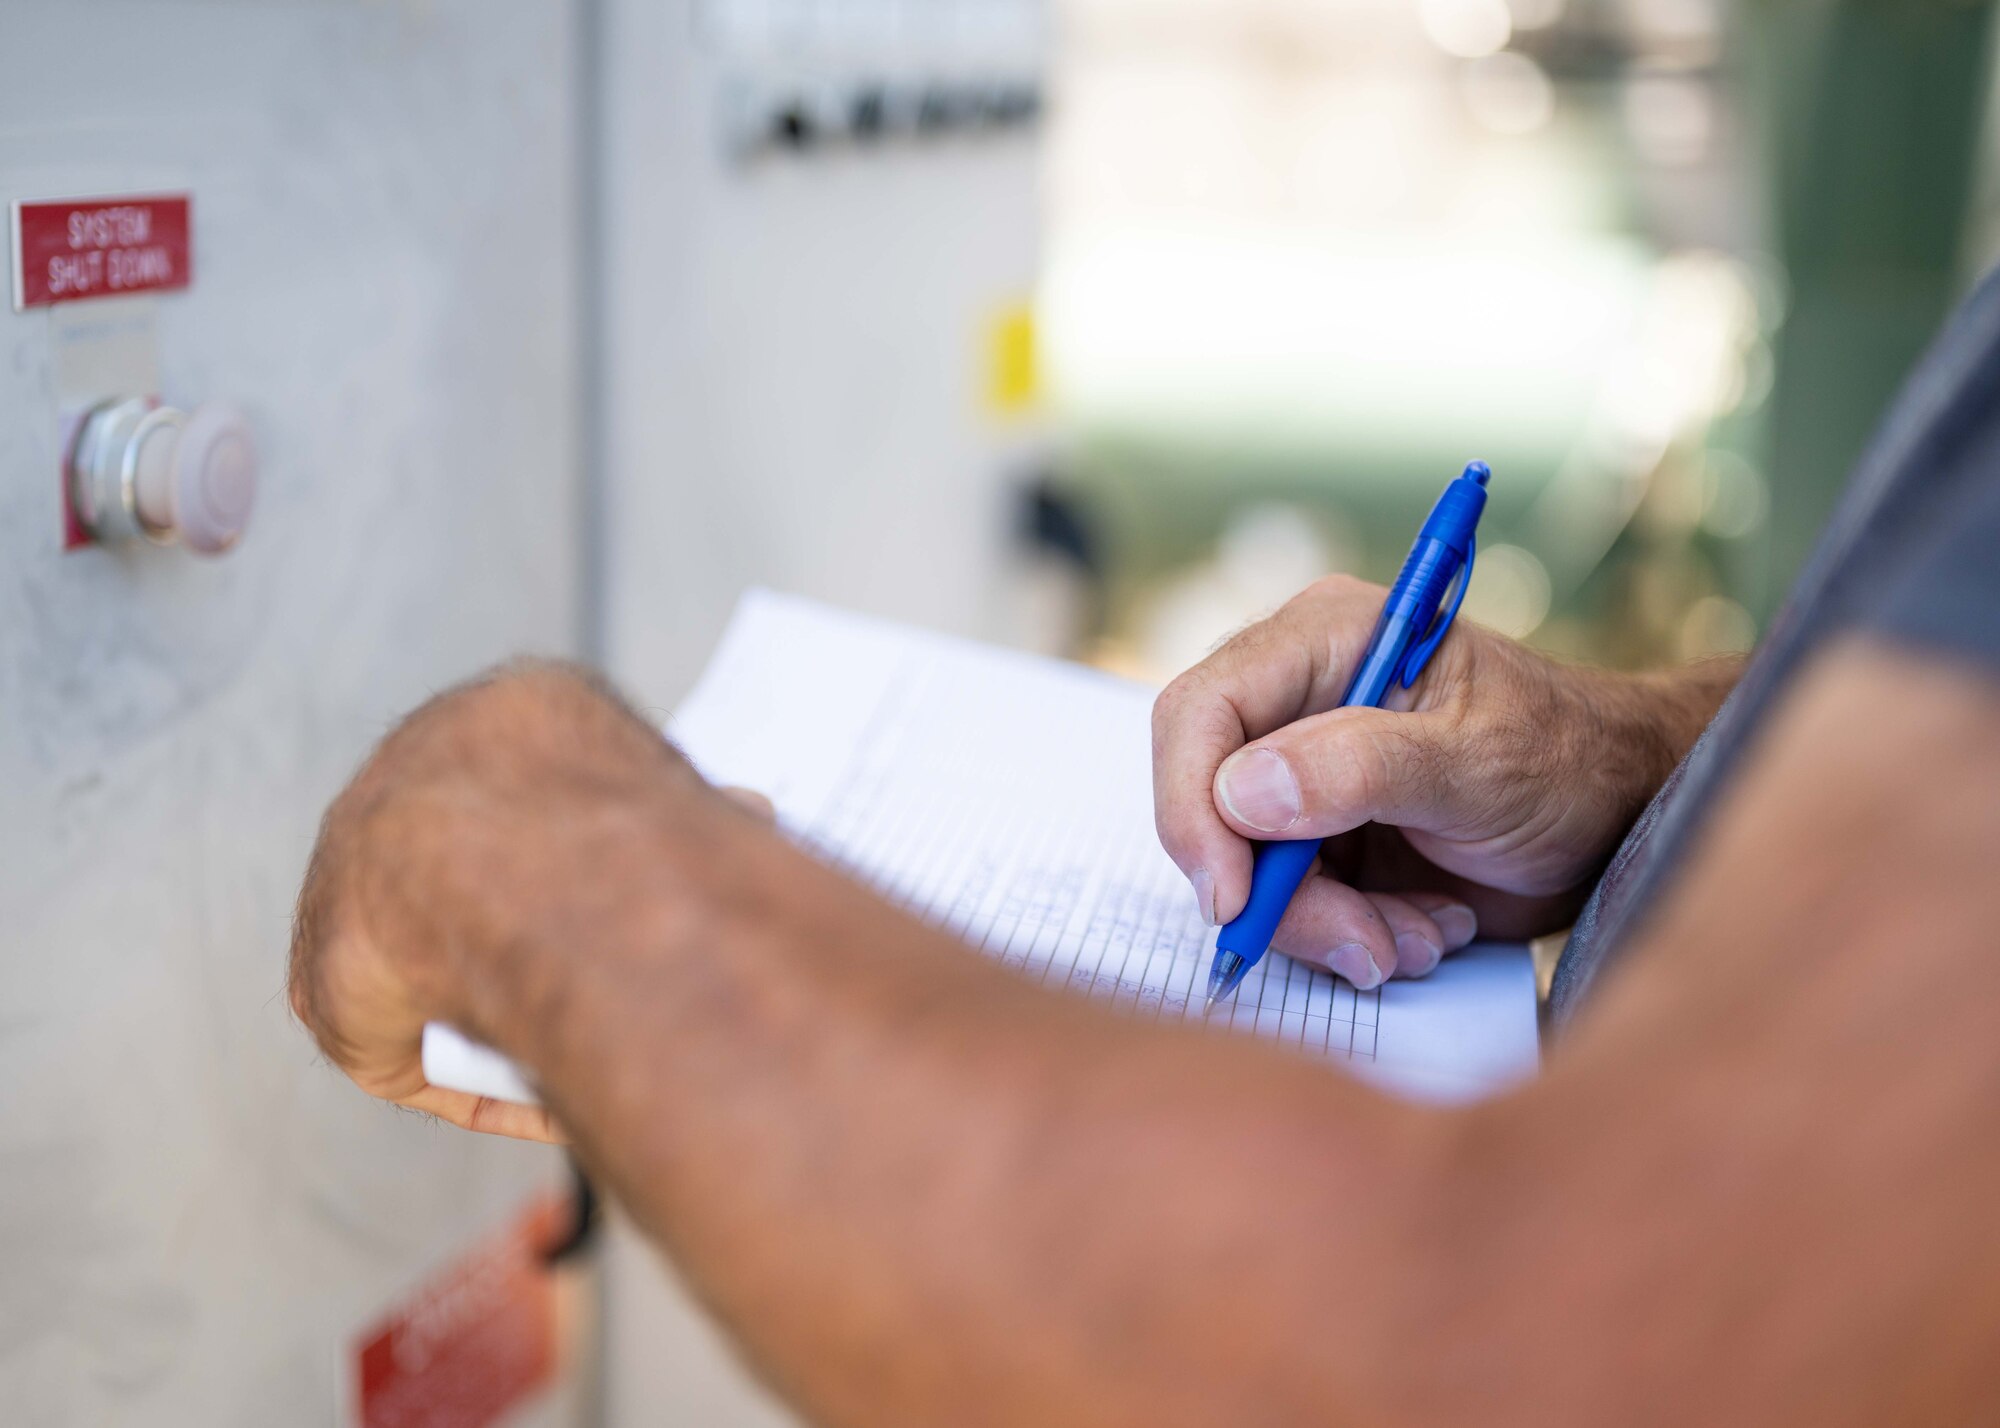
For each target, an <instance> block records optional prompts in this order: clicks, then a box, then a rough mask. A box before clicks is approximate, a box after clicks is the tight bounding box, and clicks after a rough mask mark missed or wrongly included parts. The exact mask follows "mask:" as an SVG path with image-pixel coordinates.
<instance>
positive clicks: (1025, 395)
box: [986, 302, 1041, 416]
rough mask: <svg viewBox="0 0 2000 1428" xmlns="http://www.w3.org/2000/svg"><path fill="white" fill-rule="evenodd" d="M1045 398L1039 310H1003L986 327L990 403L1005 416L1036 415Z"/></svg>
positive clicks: (1026, 306) (1017, 305)
mask: <svg viewBox="0 0 2000 1428" xmlns="http://www.w3.org/2000/svg"><path fill="white" fill-rule="evenodd" d="M1040 396H1041V376H1040V373H1039V372H1038V371H1037V368H1036V360H1035V310H1034V308H1033V306H1031V305H1030V304H1028V303H1025V302H1020V303H1015V304H1013V305H1012V306H1009V307H1006V308H1002V309H1001V310H1000V311H999V312H997V313H995V314H994V315H993V318H992V320H991V321H990V322H989V323H988V324H987V327H986V403H987V405H988V406H989V407H991V408H992V409H993V410H994V411H995V412H997V413H999V414H1000V415H1002V416H1019V415H1021V414H1022V413H1023V412H1027V411H1032V410H1033V409H1034V406H1035V403H1036V402H1037V401H1038V400H1039V399H1040Z"/></svg>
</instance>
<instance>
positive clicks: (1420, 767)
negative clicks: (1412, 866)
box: [1215, 709, 1463, 838]
mask: <svg viewBox="0 0 2000 1428" xmlns="http://www.w3.org/2000/svg"><path fill="white" fill-rule="evenodd" d="M1451 727H1452V725H1451V722H1450V719H1449V716H1447V715H1441V714H1413V713H1396V712H1392V711H1390V710H1386V709H1335V710H1332V711H1330V712H1328V713H1325V714H1317V715H1314V716H1312V717H1310V718H1306V719H1301V720H1299V721H1297V722H1296V723H1292V724H1288V725H1286V726H1285V727H1284V728H1282V729H1279V730H1277V731H1275V732H1273V733H1271V734H1268V735H1266V736H1265V737H1263V738H1260V739H1258V740H1257V741H1256V742H1255V743H1252V744H1249V745H1247V746H1246V747H1244V748H1242V749H1239V750H1238V751H1236V752H1235V753H1233V754H1231V755H1230V756H1229V758H1228V759H1226V760H1225V761H1224V762H1223V763H1222V764H1221V766H1220V767H1219V768H1217V770H1216V773H1215V807H1216V810H1217V812H1218V814H1219V815H1220V817H1221V818H1222V819H1223V821H1224V822H1225V823H1227V824H1228V825H1229V827H1230V828H1231V829H1232V830H1233V831H1234V832H1236V833H1239V834H1241V835H1243V836H1244V837H1246V838H1326V837H1331V836H1332V835H1334V834H1337V833H1345V832H1348V831H1349V830H1351V829H1355V828H1359V827H1360V826H1361V825H1362V824H1364V823H1386V824H1390V825H1392V826H1394V827H1398V828H1415V829H1421V830H1425V831H1441V830H1443V829H1445V828H1448V827H1450V826H1451V824H1452V822H1453V815H1454V809H1453V808H1452V806H1451V804H1450V800H1449V798H1448V794H1449V792H1450V784H1449V783H1448V780H1447V776H1446V769H1447V768H1448V767H1450V765H1451V764H1452V762H1453V755H1452V751H1451V749H1450V743H1451V737H1450V733H1449V731H1450V729H1451ZM1462 799H1463V792H1462V791H1461V801H1462Z"/></svg>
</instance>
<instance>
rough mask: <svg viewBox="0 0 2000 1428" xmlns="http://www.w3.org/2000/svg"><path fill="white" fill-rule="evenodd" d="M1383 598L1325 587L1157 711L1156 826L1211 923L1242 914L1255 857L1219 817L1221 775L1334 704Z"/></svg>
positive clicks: (1254, 629)
mask: <svg viewBox="0 0 2000 1428" xmlns="http://www.w3.org/2000/svg"><path fill="white" fill-rule="evenodd" d="M1381 599H1382V592H1381V591H1380V590H1379V589H1376V588H1374V587H1372V586H1368V585H1364V584H1362V583H1361V582H1359V581H1352V580H1328V581H1321V582H1319V583H1318V584H1316V585H1314V586H1312V587H1311V588H1310V589H1308V590H1307V591H1306V592H1305V593H1303V594H1302V595H1300V596H1298V597H1297V598H1296V599H1294V600H1292V601H1291V602H1290V603H1289V604H1287V605H1286V606H1285V607H1284V608H1283V609H1282V610H1280V611H1279V612H1278V613H1277V614H1275V615H1273V616H1272V617H1271V618H1270V619H1268V620H1263V621H1260V622H1259V623H1257V624H1255V625H1252V626H1251V627H1250V628H1249V629H1247V630H1245V631H1243V632H1242V633H1241V634H1239V635H1237V636H1236V637H1235V638H1234V639H1232V640H1230V641H1229V642H1228V643H1227V644H1225V645H1224V646H1223V647H1222V648H1221V649H1219V650H1217V651H1216V652H1215V653H1214V654H1212V655H1210V656H1209V657H1208V658H1207V659H1205V660H1203V661H1202V662H1201V663H1200V664H1198V665H1196V666H1195V667H1194V668H1193V669H1191V670H1189V671H1188V672H1187V673H1186V674H1184V675H1182V676H1181V677H1180V678H1179V679H1176V680H1175V681H1174V682H1173V683H1172V684H1170V685H1168V686H1167V688H1166V689H1165V690H1164V691H1163V692H1162V693H1161V695H1160V697H1159V700H1158V701H1157V702H1156V703H1155V704H1154V706H1153V800H1154V821H1155V822H1156V824H1157V825H1158V828H1159V833H1160V842H1161V844H1162V845H1163V846H1164V847H1165V848H1166V850H1167V854H1168V856H1169V857H1171V858H1172V859H1173V860H1174V862H1175V864H1176V865H1178V866H1179V868H1180V870H1181V871H1182V872H1183V873H1184V874H1186V875H1187V877H1188V880H1189V882H1190V883H1191V884H1192V885H1193V886H1194V888H1195V891H1196V898H1197V901H1198V902H1199V903H1200V904H1201V906H1202V910H1203V913H1204V915H1205V917H1206V918H1207V920H1208V921H1210V922H1212V923H1213V922H1225V921H1228V920H1229V919H1230V918H1233V917H1234V916H1236V914H1237V913H1239V912H1241V911H1242V908H1243V903H1244V900H1245V899H1246V898H1248V896H1249V894H1250V866H1251V851H1250V848H1249V845H1248V844H1247V843H1246V842H1245V835H1244V833H1243V832H1242V830H1241V829H1238V828H1233V827H1232V826H1231V825H1230V824H1229V823H1227V822H1226V821H1225V820H1224V819H1223V818H1222V817H1221V816H1220V815H1219V814H1218V813H1217V811H1216V807H1215V773H1216V770H1217V769H1218V768H1219V767H1221V765H1222V763H1223V761H1224V760H1225V759H1227V758H1228V757H1229V756H1230V755H1231V754H1233V753H1235V752H1236V751H1237V750H1238V749H1240V748H1241V747H1242V746H1243V745H1244V743H1245V742H1246V741H1248V740H1251V739H1255V738H1258V737H1260V736H1262V735H1265V734H1268V733H1270V732H1271V731H1272V730H1274V729H1277V728H1279V727H1280V726H1282V725H1284V724H1285V723H1287V722H1288V721H1290V720H1293V719H1296V718H1298V717H1299V716H1300V715H1302V714H1305V713H1309V712H1312V711H1314V710H1318V709H1324V708H1327V707H1330V706H1331V705H1332V704H1333V703H1334V702H1335V701H1337V700H1338V699H1339V697H1340V693H1341V689H1342V687H1343V685H1344V682H1345V680H1346V678H1347V676H1348V671H1349V669H1350V668H1351V666H1352V664H1353V662H1354V659H1355V658H1356V656H1357V654H1358V652H1359V650H1360V649H1361V647H1362V645H1363V644H1364V643H1365V641H1366V640H1367V637H1368V632H1369V630H1370V629H1372V628H1373V622H1374V619H1375V615H1376V613H1377V612H1378V611H1379V610H1380V608H1381Z"/></svg>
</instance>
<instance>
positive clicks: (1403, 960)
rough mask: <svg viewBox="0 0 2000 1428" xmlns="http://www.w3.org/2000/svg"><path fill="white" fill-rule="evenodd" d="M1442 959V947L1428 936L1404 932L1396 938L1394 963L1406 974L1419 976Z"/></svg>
mask: <svg viewBox="0 0 2000 1428" xmlns="http://www.w3.org/2000/svg"><path fill="white" fill-rule="evenodd" d="M1443 960H1444V948H1442V947H1439V946H1438V945H1437V944H1435V943H1434V942H1432V941H1431V940H1430V938H1428V937H1422V936H1419V935H1418V934H1417V933H1414V932H1405V933H1403V934H1402V935H1401V936H1400V937H1398V938H1397V939H1396V965H1397V966H1398V967H1399V968H1401V969H1402V970H1403V971H1404V972H1405V973H1406V974H1407V975H1409V976H1412V977H1421V976H1424V975H1425V974H1426V973H1428V972H1429V971H1430V970H1431V969H1432V968H1434V967H1436V966H1437V964H1438V963H1439V962H1441V961H1443Z"/></svg>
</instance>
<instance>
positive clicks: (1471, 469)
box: [1465, 461, 1493, 486]
mask: <svg viewBox="0 0 2000 1428" xmlns="http://www.w3.org/2000/svg"><path fill="white" fill-rule="evenodd" d="M1465 474H1466V475H1468V476H1470V477H1471V478H1472V479H1473V480H1475V481H1477V482H1478V483H1479V484H1480V485H1482V486H1484V485H1485V484H1486V483H1487V482H1488V481H1490V480H1492V479H1493V468H1492V467H1491V466H1488V465H1487V464H1486V463H1485V462H1484V461H1472V462H1468V463H1467V464H1466V467H1465Z"/></svg>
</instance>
